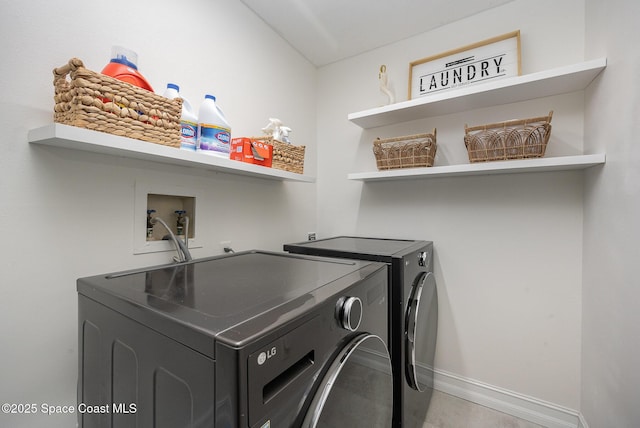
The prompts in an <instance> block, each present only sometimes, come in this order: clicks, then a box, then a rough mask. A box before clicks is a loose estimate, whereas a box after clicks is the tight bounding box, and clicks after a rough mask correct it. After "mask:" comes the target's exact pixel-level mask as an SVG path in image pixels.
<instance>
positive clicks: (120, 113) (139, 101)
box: [53, 58, 182, 147]
mask: <svg viewBox="0 0 640 428" xmlns="http://www.w3.org/2000/svg"><path fill="white" fill-rule="evenodd" d="M67 75H70V79H67ZM53 76H54V77H53V85H54V89H55V96H54V100H55V103H56V104H55V107H54V115H53V120H54V122H56V123H62V124H65V125H72V126H77V127H80V128H86V129H91V130H94V131H101V132H107V133H109V134H114V135H120V136H125V137H129V138H135V139H137V140H143V141H147V142H150V143H156V144H162V145H165V146H171V147H180V115H181V114H182V99H180V98H175V99H172V100H170V99H167V98H165V97H163V96H160V95H157V94H155V93H153V92H151V91H147V90H145V89H142V88H138V87H137V86H134V85H131V84H129V83H126V82H122V81H120V80H117V79H114V78H113V77H110V76H105V75H104V74H101V73H96V72H94V71H91V70H87V69H86V68H84V65H83V63H82V61H81V60H79V59H78V58H72V59H71V60H69V63H68V64H65V65H64V66H62V67H59V68H56V69H54V70H53Z"/></svg>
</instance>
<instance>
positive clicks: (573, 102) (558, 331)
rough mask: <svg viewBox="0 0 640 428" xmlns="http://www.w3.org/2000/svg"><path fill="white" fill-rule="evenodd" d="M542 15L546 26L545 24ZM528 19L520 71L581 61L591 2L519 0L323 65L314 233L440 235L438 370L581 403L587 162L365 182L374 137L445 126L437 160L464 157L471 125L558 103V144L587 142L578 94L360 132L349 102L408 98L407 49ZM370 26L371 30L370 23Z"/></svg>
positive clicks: (433, 49) (426, 48)
mask: <svg viewBox="0 0 640 428" xmlns="http://www.w3.org/2000/svg"><path fill="white" fill-rule="evenodd" d="M543 23H544V25H543ZM515 29H520V30H521V33H522V52H523V55H522V68H523V73H524V74H526V73H531V72H535V71H541V70H546V69H550V68H554V67H558V66H562V65H568V64H573V63H576V62H580V61H583V60H584V59H585V58H584V2H583V1H581V0H572V1H563V2H557V1H553V0H545V1H540V2H536V5H535V7H532V4H531V2H528V1H524V0H519V1H515V2H512V3H509V4H507V5H505V6H502V7H499V8H496V9H493V10H490V11H487V12H485V13H482V14H480V15H477V16H474V17H471V18H468V19H465V20H462V21H459V22H456V23H453V24H450V25H447V26H445V27H441V28H439V29H436V30H434V31H431V32H428V33H425V34H422V35H420V36H417V37H413V38H410V39H407V40H404V41H402V42H399V43H396V44H393V45H390V46H386V47H384V48H381V49H377V50H374V51H371V52H367V53H363V54H362V55H359V56H356V57H353V58H350V59H347V60H344V61H340V62H338V63H334V64H331V65H328V66H326V67H323V68H321V69H319V83H318V85H319V91H318V93H319V94H321V96H320V97H319V103H318V105H319V107H318V200H319V201H320V203H319V204H318V224H319V227H318V234H319V236H320V237H326V236H330V235H334V234H342V233H347V234H348V233H354V232H355V233H357V234H361V235H375V236H383V237H403V238H417V239H428V240H433V241H434V244H435V270H436V278H437V282H438V291H439V303H440V319H439V337H438V348H437V354H436V368H437V369H438V370H443V371H446V372H450V373H454V374H456V375H459V376H462V377H463V378H466V379H468V380H476V381H480V382H483V383H486V384H489V385H493V386H496V387H499V388H503V389H506V390H511V391H516V392H518V393H520V394H524V395H527V396H531V397H535V398H537V399H540V400H544V401H548V402H552V403H555V404H558V405H560V406H566V407H568V408H571V409H578V406H579V402H580V349H581V343H580V336H581V304H580V301H581V281H582V263H581V257H582V206H583V175H582V173H581V172H560V173H545V174H522V175H510V176H509V175H507V176H487V177H470V178H468V177H464V178H459V177H458V178H440V179H433V180H422V179H421V180H406V181H395V182H373V183H361V182H353V181H348V180H346V176H347V174H348V173H349V172H358V171H367V170H369V171H371V170H375V160H374V156H373V154H372V152H371V148H372V141H373V139H374V138H375V137H377V136H381V137H388V136H398V135H409V134H412V133H417V132H426V131H430V130H432V129H433V128H434V127H436V128H437V129H438V144H439V149H438V151H439V154H438V155H437V157H436V164H437V165H444V164H454V163H461V162H467V160H466V158H465V156H466V153H465V149H464V144H463V142H462V137H463V135H464V124H465V123H469V124H479V123H488V122H494V121H499V120H506V119H511V118H524V117H534V116H539V115H542V114H545V113H547V112H548V111H549V110H551V109H553V110H554V117H553V122H552V125H553V132H552V135H551V142H550V146H549V149H548V150H549V152H548V153H549V155H563V154H578V153H582V150H583V141H582V137H583V103H584V95H583V94H582V93H578V94H571V95H567V96H556V97H550V98H545V99H539V100H534V101H531V102H524V103H517V104H512V105H507V106H501V107H495V108H487V109H481V110H476V111H469V112H463V113H459V114H453V115H447V116H441V117H433V118H428V119H424V120H417V121H413V122H408V123H403V124H399V125H393V126H388V127H382V128H376V129H370V130H362V129H360V128H358V127H357V126H356V125H354V124H352V123H350V122H348V121H347V114H348V113H350V112H356V111H360V110H364V109H367V108H371V107H376V106H378V105H381V104H382V103H383V101H384V96H383V95H382V93H381V92H380V91H379V89H378V68H379V66H380V65H381V64H386V65H387V70H388V72H389V75H390V76H389V77H390V80H391V82H392V84H393V87H394V89H395V93H396V99H397V100H398V101H401V100H404V99H406V89H405V88H406V87H407V79H408V64H409V62H410V61H413V60H416V59H419V58H423V57H427V56H430V55H434V54H437V53H440V52H443V51H446V50H449V49H453V48H456V47H459V46H463V45H466V44H469V43H472V42H475V41H479V40H483V39H486V38H489V37H492V36H495V35H499V34H503V33H507V32H510V31H513V30H515ZM371 31H375V28H372V29H371Z"/></svg>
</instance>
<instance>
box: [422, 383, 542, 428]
mask: <svg viewBox="0 0 640 428" xmlns="http://www.w3.org/2000/svg"><path fill="white" fill-rule="evenodd" d="M422 428H543V427H541V426H540V425H536V424H534V423H531V422H528V421H525V420H522V419H518V418H516V417H513V416H511V415H507V414H504V413H500V412H498V411H497V410H493V409H490V408H488V407H484V406H481V405H479V404H475V403H472V402H470V401H466V400H463V399H461V398H457V397H454V396H452V395H449V394H445V393H443V392H440V391H433V396H432V398H431V405H430V406H429V412H428V413H427V420H426V421H425V423H424V425H423V426H422Z"/></svg>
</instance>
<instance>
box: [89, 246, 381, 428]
mask: <svg viewBox="0 0 640 428" xmlns="http://www.w3.org/2000/svg"><path fill="white" fill-rule="evenodd" d="M387 282H388V279H387V265H386V264H384V263H377V262H370V261H355V260H344V259H327V258H320V257H308V256H299V255H292V254H286V253H277V252H265V251H248V252H242V253H236V254H233V255H229V256H220V257H212V258H207V259H199V260H195V261H190V262H185V263H180V264H172V265H164V266H158V267H153V268H145V269H140V270H132V271H127V272H120V273H115V274H106V275H98V276H92V277H88V278H81V279H79V280H78V282H77V290H78V322H79V331H78V335H79V363H78V409H79V413H78V423H79V426H80V427H84V428H93V427H111V426H115V427H119V428H126V427H154V428H163V427H167V428H176V427H194V428H200V427H214V428H245V427H247V428H280V427H287V428H288V427H304V428H313V427H323V428H330V427H344V426H347V427H351V428H357V427H362V428H370V427H379V428H388V427H389V426H391V421H392V413H393V376H392V372H391V360H390V355H389V351H388V349H389V347H388V343H387V338H386V333H387V325H388V314H387V298H388V297H387V296H388V294H387Z"/></svg>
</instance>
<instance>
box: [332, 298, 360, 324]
mask: <svg viewBox="0 0 640 428" xmlns="http://www.w3.org/2000/svg"><path fill="white" fill-rule="evenodd" d="M336 318H337V319H338V322H339V323H340V327H342V328H344V329H345V330H349V331H356V330H357V329H358V327H360V321H362V300H360V299H359V298H358V297H343V298H341V299H340V300H338V303H337V305H336Z"/></svg>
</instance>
